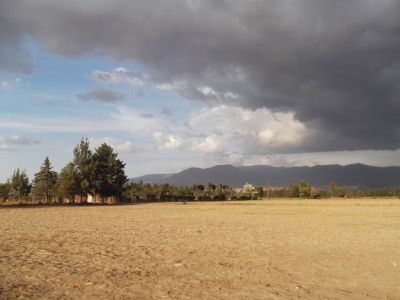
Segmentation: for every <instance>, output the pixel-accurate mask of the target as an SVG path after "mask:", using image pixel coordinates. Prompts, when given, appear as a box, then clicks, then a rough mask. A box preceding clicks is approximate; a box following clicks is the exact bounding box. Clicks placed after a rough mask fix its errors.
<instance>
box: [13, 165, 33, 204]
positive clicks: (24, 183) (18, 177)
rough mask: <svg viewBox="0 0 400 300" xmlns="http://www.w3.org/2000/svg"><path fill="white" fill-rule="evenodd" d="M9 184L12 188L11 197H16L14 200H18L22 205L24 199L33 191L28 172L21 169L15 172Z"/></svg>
mask: <svg viewBox="0 0 400 300" xmlns="http://www.w3.org/2000/svg"><path fill="white" fill-rule="evenodd" d="M9 183H10V186H11V195H12V196H13V197H14V200H16V199H18V200H19V202H20V203H21V201H22V198H24V197H27V196H28V195H29V193H30V191H31V185H30V184H29V178H28V176H27V175H26V171H22V170H20V169H19V168H18V169H16V170H15V171H14V173H13V175H12V176H11V178H10V180H9Z"/></svg>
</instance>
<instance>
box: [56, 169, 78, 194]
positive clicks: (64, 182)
mask: <svg viewBox="0 0 400 300" xmlns="http://www.w3.org/2000/svg"><path fill="white" fill-rule="evenodd" d="M57 190H58V194H60V195H62V196H64V197H67V198H69V199H70V200H72V199H73V198H74V196H75V195H76V194H78V193H79V182H78V176H77V173H76V170H75V166H74V164H73V163H68V164H67V165H66V166H65V167H64V168H62V169H61V172H60V175H59V176H58V182H57Z"/></svg>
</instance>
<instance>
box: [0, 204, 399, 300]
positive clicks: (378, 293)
mask: <svg viewBox="0 0 400 300" xmlns="http://www.w3.org/2000/svg"><path fill="white" fill-rule="evenodd" d="M0 298H1V299H14V298H29V299H32V298H33V299H38V298H42V299H45V298H46V299H47V298H50V299H71V298H74V299H99V298H100V299H297V298H305V299H400V200H319V201H311V200H305V201H293V200H292V201H288V200H273V201H271V200H268V201H251V202H223V203H221V202H220V203H188V204H186V205H185V204H181V203H165V204H144V205H125V206H102V207H40V208H1V209H0Z"/></svg>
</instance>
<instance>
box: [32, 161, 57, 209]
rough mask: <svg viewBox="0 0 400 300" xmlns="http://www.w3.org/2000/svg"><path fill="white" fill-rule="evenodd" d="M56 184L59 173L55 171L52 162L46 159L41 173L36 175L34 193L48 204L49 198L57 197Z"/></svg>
mask: <svg viewBox="0 0 400 300" xmlns="http://www.w3.org/2000/svg"><path fill="white" fill-rule="evenodd" d="M56 184H57V172H55V171H53V167H52V166H51V163H50V160H49V158H48V157H46V159H45V160H44V162H43V164H42V166H41V167H40V170H39V172H37V173H36V174H35V177H34V179H33V193H34V195H35V196H38V197H41V198H43V199H44V200H45V202H48V201H49V197H51V196H54V195H55V188H56Z"/></svg>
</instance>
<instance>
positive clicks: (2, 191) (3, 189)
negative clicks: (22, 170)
mask: <svg viewBox="0 0 400 300" xmlns="http://www.w3.org/2000/svg"><path fill="white" fill-rule="evenodd" d="M10 191H11V185H10V183H8V182H6V183H0V200H1V201H5V200H7V199H8V197H9V196H10Z"/></svg>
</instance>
